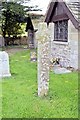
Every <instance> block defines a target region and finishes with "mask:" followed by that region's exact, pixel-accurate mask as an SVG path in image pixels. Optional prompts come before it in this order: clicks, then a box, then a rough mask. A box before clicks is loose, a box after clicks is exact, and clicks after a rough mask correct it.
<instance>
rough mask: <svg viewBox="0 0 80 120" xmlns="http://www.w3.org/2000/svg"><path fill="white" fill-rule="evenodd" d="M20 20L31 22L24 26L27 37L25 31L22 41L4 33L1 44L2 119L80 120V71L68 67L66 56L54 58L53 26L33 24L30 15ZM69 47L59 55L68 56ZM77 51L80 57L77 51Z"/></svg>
mask: <svg viewBox="0 0 80 120" xmlns="http://www.w3.org/2000/svg"><path fill="white" fill-rule="evenodd" d="M18 17H19V16H18ZM21 18H22V17H21ZM25 18H26V17H25ZM50 18H51V17H50ZM16 19H17V20H19V21H18V22H19V23H20V22H21V23H23V22H25V20H27V21H26V22H27V25H26V24H25V25H26V26H25V29H24V25H23V26H22V29H24V32H25V35H24V37H22V36H23V33H22V32H21V38H22V39H21V38H20V39H18V37H19V36H13V37H12V36H11V37H10V36H8V39H7V38H6V37H5V36H6V35H5V32H3V33H4V37H3V38H4V39H2V42H1V43H0V44H1V47H2V51H1V48H0V93H1V94H0V99H1V102H0V118H1V117H2V118H14V119H15V118H78V115H79V109H78V99H79V98H78V92H79V91H78V84H79V83H78V76H79V70H78V68H76V69H75V68H74V67H72V66H70V64H69V63H68V66H67V67H66V66H64V65H65V64H66V62H65V61H61V59H62V57H64V56H62V57H61V56H60V54H58V57H56V56H54V57H55V58H53V56H52V53H54V52H55V49H52V42H51V40H53V39H51V36H52V35H53V34H51V32H53V30H52V28H51V26H52V24H50V25H49V26H48V21H46V22H47V23H45V22H44V20H41V21H40V20H39V18H38V20H39V22H38V21H37V23H36V25H33V24H32V21H31V18H30V16H27V18H26V19H22V20H21V19H20V18H16ZM47 20H48V19H47ZM8 26H9V25H8ZM36 26H37V27H36ZM17 27H18V26H17ZM17 27H16V28H17ZM9 32H10V31H9ZM26 32H27V33H26ZM58 32H59V31H58ZM6 33H7V32H6ZM14 38H15V40H14ZM10 39H11V40H10ZM16 39H17V40H16ZM3 41H4V42H3ZM21 41H22V42H21ZM3 43H4V44H3ZM25 43H26V44H25ZM55 44H56V43H55ZM63 45H64V44H62V43H61V46H63ZM67 45H68V44H65V45H64V46H66V47H67ZM59 47H60V45H59ZM66 47H64V49H63V51H62V50H61V51H60V50H59V49H58V52H59V51H60V52H61V53H62V52H64V53H65V50H66V51H67V49H66ZM56 48H58V47H56ZM52 50H53V51H52ZM68 50H70V49H68ZM51 52H52V53H51ZM58 52H57V53H58ZM76 52H77V53H76V54H77V55H78V50H77V49H76ZM65 54H66V53H65ZM69 55H70V54H69ZM69 57H70V56H68V58H69ZM73 57H74V58H75V56H72V58H73ZM66 58H67V56H66V57H64V59H65V60H66ZM76 58H77V57H76ZM77 59H78V58H77ZM77 59H76V62H77V63H78V61H77ZM62 60H63V59H62ZM62 62H63V63H62ZM69 62H73V63H74V62H75V60H74V59H72V61H69ZM77 65H78V64H77ZM77 67H78V66H77Z"/></svg>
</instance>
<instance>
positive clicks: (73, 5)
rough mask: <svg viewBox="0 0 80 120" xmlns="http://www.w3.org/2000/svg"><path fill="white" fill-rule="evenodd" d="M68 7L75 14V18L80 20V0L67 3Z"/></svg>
mask: <svg viewBox="0 0 80 120" xmlns="http://www.w3.org/2000/svg"><path fill="white" fill-rule="evenodd" d="M67 6H68V8H69V9H70V11H71V12H72V14H73V15H74V17H75V19H77V20H78V21H79V22H80V2H79V0H76V1H74V2H69V3H67Z"/></svg>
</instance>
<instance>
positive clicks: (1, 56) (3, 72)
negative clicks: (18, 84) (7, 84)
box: [0, 51, 11, 77]
mask: <svg viewBox="0 0 80 120" xmlns="http://www.w3.org/2000/svg"><path fill="white" fill-rule="evenodd" d="M10 76H11V74H10V68H9V56H8V54H7V53H6V52H5V51H0V77H10Z"/></svg>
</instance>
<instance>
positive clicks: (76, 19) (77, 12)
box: [45, 0, 80, 30]
mask: <svg viewBox="0 0 80 120" xmlns="http://www.w3.org/2000/svg"><path fill="white" fill-rule="evenodd" d="M57 2H61V4H62V7H63V8H64V9H65V11H66V14H67V15H68V17H69V19H71V21H72V23H73V24H74V26H75V28H76V29H79V30H80V0H51V1H50V4H49V6H48V10H47V13H46V18H45V22H47V23H50V22H52V20H51V18H52V16H53V11H54V10H55V5H56V4H57Z"/></svg>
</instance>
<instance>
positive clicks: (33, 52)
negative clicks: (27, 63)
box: [30, 51, 37, 62]
mask: <svg viewBox="0 0 80 120" xmlns="http://www.w3.org/2000/svg"><path fill="white" fill-rule="evenodd" d="M30 60H31V61H32V62H36V61H37V55H36V51H31V53H30Z"/></svg>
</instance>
